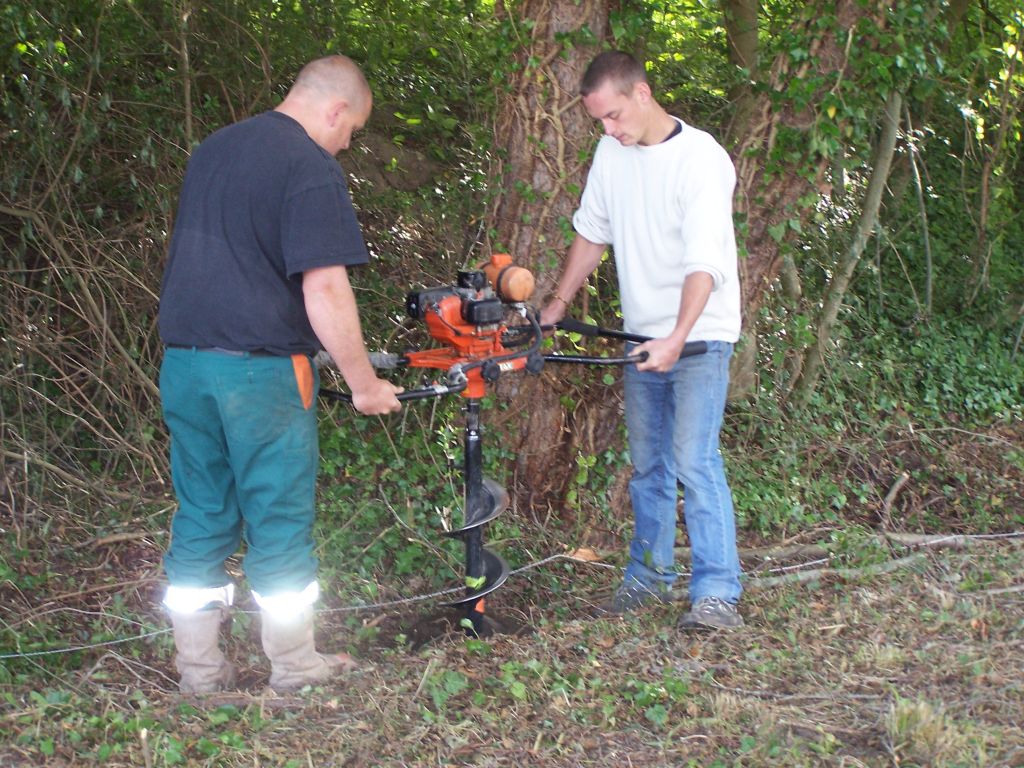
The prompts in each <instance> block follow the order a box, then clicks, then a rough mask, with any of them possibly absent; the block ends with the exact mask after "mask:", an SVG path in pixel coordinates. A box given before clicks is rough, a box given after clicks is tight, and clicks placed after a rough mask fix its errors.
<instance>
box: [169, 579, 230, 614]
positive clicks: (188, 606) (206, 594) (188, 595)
mask: <svg viewBox="0 0 1024 768" xmlns="http://www.w3.org/2000/svg"><path fill="white" fill-rule="evenodd" d="M234 602H235V585H234V584H232V583H230V582H229V583H227V584H225V585H224V586H223V587H179V586H177V585H175V584H169V585H168V586H167V592H165V593H164V600H163V603H164V606H165V607H166V608H167V610H169V611H172V612H174V613H183V614H184V613H195V612H196V611H201V610H202V609H203V608H205V607H207V606H208V605H210V604H211V603H221V604H223V605H226V606H229V607H230V606H231V605H233V604H234Z"/></svg>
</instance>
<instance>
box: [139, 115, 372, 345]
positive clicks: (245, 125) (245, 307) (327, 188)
mask: <svg viewBox="0 0 1024 768" xmlns="http://www.w3.org/2000/svg"><path fill="white" fill-rule="evenodd" d="M367 260H368V256H367V252H366V245H365V243H364V242H363V237H362V234H361V232H360V230H359V224H358V222H357V221H356V216H355V211H354V210H353V209H352V201H351V198H350V197H349V194H348V186H347V184H346V181H345V174H344V172H343V171H342V169H341V166H340V165H339V164H338V162H337V160H335V159H334V158H333V157H331V155H330V154H329V153H328V152H326V151H325V150H324V149H322V148H321V147H319V146H318V145H317V144H316V143H315V142H314V141H313V140H312V139H311V138H310V137H309V135H308V134H307V133H306V131H305V130H304V129H303V128H302V126H301V125H299V124H298V123H297V122H296V121H295V120H293V119H292V118H290V117H288V116H287V115H284V114H281V113H280V112H264V113H263V114H261V115H257V116H255V117H252V118H249V119H248V120H244V121H242V122H240V123H235V124H233V125H229V126H227V127H225V128H222V129H220V130H219V131H217V132H216V133H214V134H212V135H211V136H210V137H209V138H207V139H206V140H205V141H203V142H202V143H201V144H200V145H199V146H198V147H196V149H195V151H194V152H193V153H192V157H191V159H190V160H189V163H188V169H187V171H186V173H185V183H184V185H183V186H182V190H181V198H180V200H179V203H178V214H177V217H176V220H175V224H174V234H173V236H172V237H171V248H170V254H169V256H168V260H167V269H166V271H165V272H164V279H163V287H162V289H161V293H160V322H159V325H160V336H161V338H162V339H163V341H164V343H166V344H171V345H176V346H196V347H222V348H224V349H233V350H244V351H257V350H263V351H268V352H273V353H275V354H281V355H291V354H294V353H296V352H302V353H312V352H315V351H316V350H318V349H320V346H321V345H320V342H319V340H318V339H317V338H316V334H315V333H313V329H312V327H311V326H310V324H309V318H308V317H307V316H306V309H305V304H304V302H303V296H302V273H303V272H305V271H307V270H309V269H313V268H315V267H325V266H333V265H345V266H348V265H353V264H364V263H366V261H367Z"/></svg>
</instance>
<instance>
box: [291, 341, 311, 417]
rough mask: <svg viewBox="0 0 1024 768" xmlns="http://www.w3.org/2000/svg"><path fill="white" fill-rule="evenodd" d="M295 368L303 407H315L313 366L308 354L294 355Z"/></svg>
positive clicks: (307, 408)
mask: <svg viewBox="0 0 1024 768" xmlns="http://www.w3.org/2000/svg"><path fill="white" fill-rule="evenodd" d="M292 368H293V369H294V370H295V384H296V385H297V386H298V388H299V396H300V397H301V398H302V407H303V408H305V409H306V410H307V411H308V410H309V409H310V408H312V407H313V366H312V364H311V363H310V362H309V357H307V356H306V355H292Z"/></svg>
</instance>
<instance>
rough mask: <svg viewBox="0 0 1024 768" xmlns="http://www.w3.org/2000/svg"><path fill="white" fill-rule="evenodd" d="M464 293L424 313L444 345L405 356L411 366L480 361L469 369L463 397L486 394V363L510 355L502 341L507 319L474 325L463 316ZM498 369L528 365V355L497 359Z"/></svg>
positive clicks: (438, 366)
mask: <svg viewBox="0 0 1024 768" xmlns="http://www.w3.org/2000/svg"><path fill="white" fill-rule="evenodd" d="M462 302H463V298H462V297H461V296H458V295H455V294H452V295H448V296H445V297H444V298H442V299H440V300H438V301H437V302H435V303H434V304H433V305H432V306H431V307H430V308H429V309H428V310H427V311H426V312H425V313H424V320H425V322H426V324H427V331H428V332H429V333H430V335H431V337H432V338H433V339H435V340H436V341H438V342H440V343H441V344H444V345H446V347H447V348H445V349H424V350H420V351H418V352H408V353H406V355H405V357H406V360H407V362H408V364H409V366H410V367H412V368H435V369H439V370H443V371H447V370H449V369H450V368H451V367H452V366H453V365H457V364H460V363H481V365H476V366H474V367H472V368H470V369H469V370H467V371H466V378H467V380H468V384H467V385H466V388H465V389H464V390H463V391H462V396H463V397H477V398H478V397H483V396H484V391H485V388H486V383H487V382H486V380H485V379H484V371H485V367H484V365H483V363H487V362H489V361H492V360H495V359H496V358H502V357H504V356H506V355H509V354H510V352H509V350H508V349H507V348H506V347H505V346H504V345H503V344H502V343H501V338H502V334H504V332H505V331H506V326H505V324H504V323H494V324H488V325H473V324H471V323H468V322H466V321H465V320H464V319H463V316H462ZM496 365H497V372H500V373H505V372H507V371H516V370H520V369H521V368H524V367H525V366H526V358H525V357H514V358H511V359H508V360H499V361H497V362H496Z"/></svg>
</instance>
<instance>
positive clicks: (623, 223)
mask: <svg viewBox="0 0 1024 768" xmlns="http://www.w3.org/2000/svg"><path fill="white" fill-rule="evenodd" d="M676 119H677V120H678V118H676ZM679 123H680V124H681V126H682V130H681V131H680V133H677V134H676V135H675V136H673V137H672V138H671V139H669V140H668V141H664V142H662V143H660V144H653V145H649V146H640V145H633V146H622V145H621V144H620V143H619V142H618V141H617V140H616V139H614V138H612V137H611V136H605V137H604V138H602V139H601V141H600V143H599V144H598V146H597V152H596V153H595V155H594V162H593V164H592V165H591V168H590V174H589V175H588V177H587V184H586V188H585V189H584V190H583V197H582V199H581V201H580V207H579V209H578V210H577V211H576V213H575V214H574V216H573V226H574V228H575V229H576V232H577V233H579V234H580V235H582V236H583V237H585V238H586V239H587V240H589V241H591V242H592V243H600V244H605V245H610V246H612V249H613V254H614V256H615V264H616V270H617V272H618V277H619V291H620V295H621V300H622V314H623V318H624V325H625V330H626V331H628V332H629V333H638V334H643V335H645V336H652V337H655V338H660V337H664V336H667V335H668V334H669V333H670V332H671V331H672V329H673V328H674V327H675V324H676V319H677V318H678V315H679V304H680V299H681V296H682V287H683V281H684V280H685V279H686V276H687V275H689V274H691V273H693V272H707V273H708V274H710V275H711V277H712V279H713V281H714V287H713V288H712V291H711V296H710V297H709V298H708V302H707V306H706V307H705V308H704V312H703V313H702V314H701V316H700V318H699V319H698V320H697V323H696V324H695V325H694V327H693V330H692V331H691V332H690V334H689V336H688V337H687V340H688V341H728V342H735V341H736V340H737V339H738V338H739V333H740V285H739V275H738V271H737V263H736V236H735V232H734V229H733V220H732V195H733V190H734V188H735V186H736V171H735V169H734V168H733V164H732V160H731V159H730V158H729V155H728V153H727V152H726V151H725V150H724V149H723V148H722V147H721V146H720V145H719V144H718V142H717V141H715V139H714V138H713V137H712V136H711V135H710V134H708V133H705V132H704V131H701V130H698V129H696V128H693V127H692V126H689V125H687V124H686V123H684V122H683V121H682V120H679Z"/></svg>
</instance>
